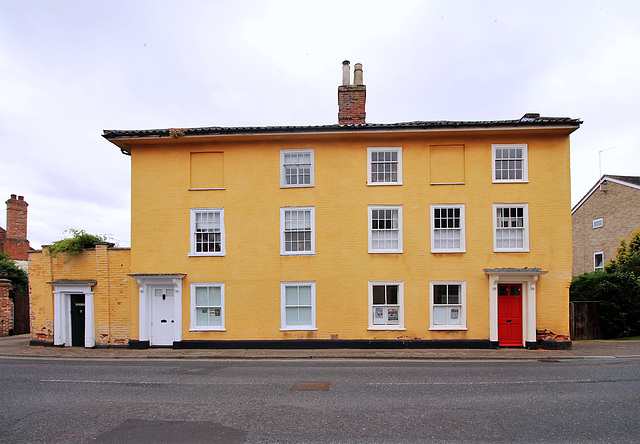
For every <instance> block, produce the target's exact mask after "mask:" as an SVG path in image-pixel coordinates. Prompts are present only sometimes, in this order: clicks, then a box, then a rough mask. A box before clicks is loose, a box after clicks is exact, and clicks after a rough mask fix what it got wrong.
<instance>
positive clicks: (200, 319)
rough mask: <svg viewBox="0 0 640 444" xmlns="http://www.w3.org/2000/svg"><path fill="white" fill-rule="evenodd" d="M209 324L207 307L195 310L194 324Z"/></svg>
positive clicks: (203, 325) (199, 325)
mask: <svg viewBox="0 0 640 444" xmlns="http://www.w3.org/2000/svg"><path fill="white" fill-rule="evenodd" d="M208 325H209V309H208V308H199V309H197V310H196V326H198V327H207V326H208Z"/></svg>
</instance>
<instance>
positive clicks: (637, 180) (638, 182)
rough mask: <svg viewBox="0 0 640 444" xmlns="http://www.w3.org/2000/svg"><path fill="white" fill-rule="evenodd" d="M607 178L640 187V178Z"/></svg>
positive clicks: (608, 175)
mask: <svg viewBox="0 0 640 444" xmlns="http://www.w3.org/2000/svg"><path fill="white" fill-rule="evenodd" d="M606 177H611V178H612V179H617V180H619V181H621V182H628V183H632V184H634V185H640V176H612V175H610V174H607V175H606Z"/></svg>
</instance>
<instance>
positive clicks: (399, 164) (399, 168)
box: [367, 146, 402, 186]
mask: <svg viewBox="0 0 640 444" xmlns="http://www.w3.org/2000/svg"><path fill="white" fill-rule="evenodd" d="M378 152H391V153H397V156H398V159H397V161H396V163H397V171H396V180H395V181H388V182H387V181H383V182H377V181H376V182H374V181H373V180H371V169H372V168H371V165H372V160H371V157H372V154H373V153H378ZM367 185H371V186H378V185H402V147H401V146H394V147H384V146H370V147H368V148H367Z"/></svg>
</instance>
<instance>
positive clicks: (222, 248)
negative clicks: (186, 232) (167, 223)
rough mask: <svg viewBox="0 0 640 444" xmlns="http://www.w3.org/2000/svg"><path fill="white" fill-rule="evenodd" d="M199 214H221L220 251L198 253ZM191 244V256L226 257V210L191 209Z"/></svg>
mask: <svg viewBox="0 0 640 444" xmlns="http://www.w3.org/2000/svg"><path fill="white" fill-rule="evenodd" d="M199 213H219V214H220V251H206V252H198V251H196V249H197V248H196V214H199ZM190 244H191V251H190V252H189V256H225V255H226V249H225V229H224V208H191V217H190Z"/></svg>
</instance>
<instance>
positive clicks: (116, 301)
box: [29, 244, 132, 346]
mask: <svg viewBox="0 0 640 444" xmlns="http://www.w3.org/2000/svg"><path fill="white" fill-rule="evenodd" d="M130 259H131V250H130V249H128V248H108V246H107V245H106V244H99V245H96V247H95V249H94V250H87V251H83V252H82V253H80V254H78V255H71V256H69V255H66V254H64V253H62V254H59V255H58V256H56V257H51V255H50V254H49V253H48V251H47V250H46V249H44V250H42V251H32V252H30V253H29V286H30V291H29V298H30V304H31V339H32V340H38V341H46V342H53V328H54V319H53V313H54V310H53V289H54V288H53V285H50V284H47V282H54V281H66V280H70V281H74V280H76V281H77V280H95V281H97V284H96V285H94V286H93V287H92V290H93V292H94V303H95V310H94V314H95V342H96V345H98V346H100V345H125V344H126V343H127V342H128V340H129V338H130V337H131V329H130V326H131V303H132V301H131V297H130V293H131V285H132V283H131V279H130V278H129V277H128V276H127V274H128V273H129V270H130V267H131V260H130Z"/></svg>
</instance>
